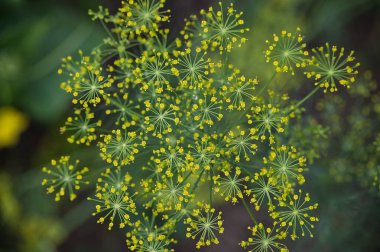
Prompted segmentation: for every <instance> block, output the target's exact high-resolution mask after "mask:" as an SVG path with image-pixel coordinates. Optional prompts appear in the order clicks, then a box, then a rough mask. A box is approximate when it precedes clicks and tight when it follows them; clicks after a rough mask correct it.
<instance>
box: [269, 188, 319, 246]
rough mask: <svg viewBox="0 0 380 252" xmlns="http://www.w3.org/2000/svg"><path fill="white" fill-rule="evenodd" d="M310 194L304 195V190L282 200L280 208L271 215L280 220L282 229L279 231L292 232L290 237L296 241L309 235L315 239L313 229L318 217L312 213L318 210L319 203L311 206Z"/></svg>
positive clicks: (279, 228)
mask: <svg viewBox="0 0 380 252" xmlns="http://www.w3.org/2000/svg"><path fill="white" fill-rule="evenodd" d="M309 201H310V196H309V194H308V193H306V194H305V195H302V190H298V194H297V193H296V194H294V195H293V196H291V195H289V196H287V197H286V198H285V199H284V200H280V207H281V208H279V209H276V210H275V211H274V212H272V213H271V216H272V218H274V219H275V220H278V222H279V223H280V227H278V228H277V230H278V231H279V230H284V231H285V232H287V231H288V229H290V230H291V235H290V237H291V238H292V239H293V240H294V239H296V238H298V235H299V234H301V235H302V236H305V234H306V233H307V234H309V235H310V237H313V234H312V232H311V229H312V228H314V222H316V221H318V218H317V217H314V216H313V215H311V211H313V210H315V209H317V207H318V203H315V204H310V203H309Z"/></svg>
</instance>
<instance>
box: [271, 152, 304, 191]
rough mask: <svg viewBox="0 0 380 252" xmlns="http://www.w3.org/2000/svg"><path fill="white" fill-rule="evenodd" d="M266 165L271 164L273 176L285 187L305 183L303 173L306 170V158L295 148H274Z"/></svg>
mask: <svg viewBox="0 0 380 252" xmlns="http://www.w3.org/2000/svg"><path fill="white" fill-rule="evenodd" d="M264 164H269V167H270V172H271V173H272V176H273V177H274V178H276V179H278V180H279V181H281V183H282V184H283V185H285V184H287V183H294V182H298V183H299V184H303V183H304V182H305V178H304V177H303V175H302V172H303V171H304V170H305V166H306V158H305V157H304V156H301V155H300V154H299V153H298V152H297V150H296V149H295V148H294V147H293V146H290V147H289V146H284V145H282V146H280V147H278V148H274V147H272V151H271V152H270V154H269V156H268V157H265V158H264Z"/></svg>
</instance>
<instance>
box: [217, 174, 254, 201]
mask: <svg viewBox="0 0 380 252" xmlns="http://www.w3.org/2000/svg"><path fill="white" fill-rule="evenodd" d="M240 175H241V170H240V168H238V167H236V169H235V174H233V176H232V174H231V172H229V171H226V172H225V173H224V176H223V175H221V178H220V179H218V181H217V186H218V187H217V188H215V191H216V192H219V193H220V195H221V196H222V197H224V199H225V200H226V201H231V202H232V204H236V203H238V201H239V199H242V198H243V192H244V189H247V185H246V182H247V181H248V180H249V177H248V176H245V177H240Z"/></svg>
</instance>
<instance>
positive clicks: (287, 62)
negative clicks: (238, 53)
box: [265, 28, 309, 75]
mask: <svg viewBox="0 0 380 252" xmlns="http://www.w3.org/2000/svg"><path fill="white" fill-rule="evenodd" d="M300 32H301V29H300V28H297V30H296V32H295V33H291V32H289V31H286V30H283V31H281V34H280V35H277V34H273V41H269V40H267V41H266V43H267V44H268V49H267V50H266V51H265V58H266V61H267V62H271V63H272V64H273V66H274V67H275V70H276V71H277V72H290V73H291V74H292V75H294V68H295V67H297V68H299V67H305V66H306V59H307V56H308V55H309V53H308V51H306V43H304V42H303V40H304V37H303V36H302V35H301V34H300Z"/></svg>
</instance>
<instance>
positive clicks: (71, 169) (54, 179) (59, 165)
mask: <svg viewBox="0 0 380 252" xmlns="http://www.w3.org/2000/svg"><path fill="white" fill-rule="evenodd" d="M78 164H79V160H77V161H75V163H74V164H72V163H70V157H69V156H62V157H61V158H60V159H59V160H54V159H53V160H51V166H50V167H43V168H42V172H43V173H46V174H47V175H48V177H47V178H44V179H43V180H42V185H43V186H46V187H47V188H46V191H47V193H48V194H50V193H55V201H59V200H61V197H63V196H65V194H66V193H68V195H69V198H70V200H71V201H72V200H74V199H75V198H76V197H77V194H76V193H75V191H77V190H79V189H80V187H81V184H88V183H89V182H88V181H85V180H84V175H85V174H86V173H88V172H89V169H88V168H87V167H83V168H82V169H79V168H78Z"/></svg>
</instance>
